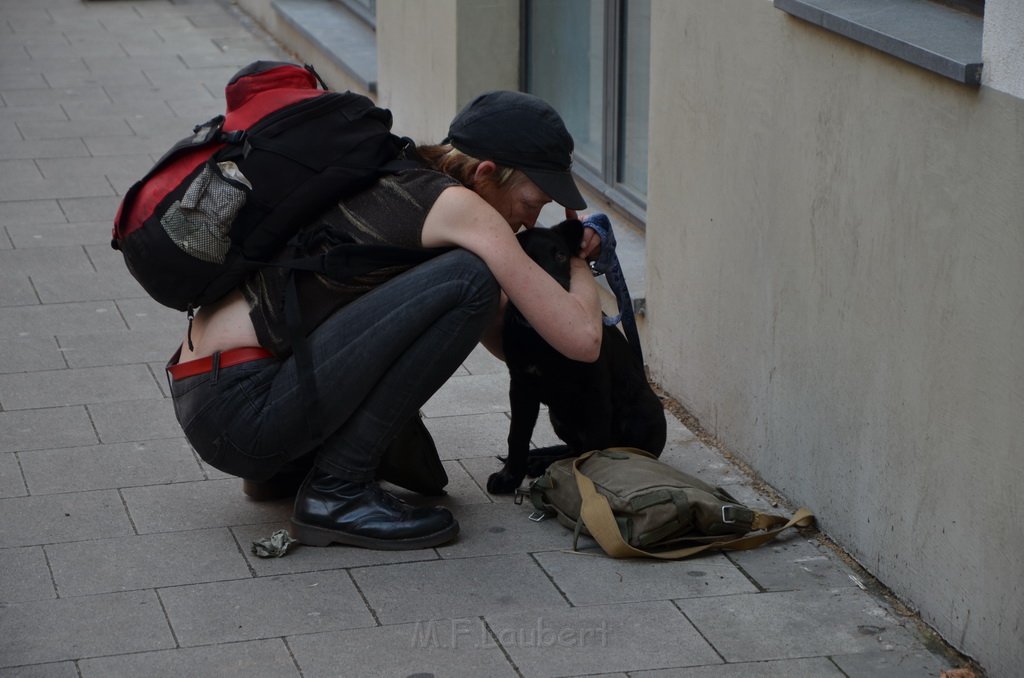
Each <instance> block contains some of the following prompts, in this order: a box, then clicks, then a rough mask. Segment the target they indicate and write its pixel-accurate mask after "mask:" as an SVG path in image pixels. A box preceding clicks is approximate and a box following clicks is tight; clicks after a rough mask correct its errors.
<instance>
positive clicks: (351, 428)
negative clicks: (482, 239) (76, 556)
mask: <svg viewBox="0 0 1024 678" xmlns="http://www.w3.org/2000/svg"><path fill="white" fill-rule="evenodd" d="M498 298H499V288H498V285H497V283H496V282H495V280H494V277H493V276H492V275H491V273H490V271H489V270H488V269H487V267H486V265H485V264H484V263H483V261H482V260H480V259H479V258H478V257H477V256H476V255H474V254H472V253H470V252H468V251H466V250H453V251H451V252H448V253H445V254H442V255H440V256H438V257H436V258H434V259H431V260H429V261H427V262H425V263H423V264H420V265H418V266H416V267H415V268H412V269H410V270H409V271H406V272H404V273H402V274H401V275H399V276H397V277H395V278H393V279H392V280H390V281H388V282H386V283H384V284H382V285H381V286H380V287H378V288H376V289H374V290H373V291H371V292H369V293H367V294H365V295H363V296H362V297H360V298H359V299H357V300H356V301H354V302H352V303H351V304H348V305H347V306H345V307H344V308H342V309H340V310H339V311H337V312H336V313H335V314H334V315H332V316H331V317H329V318H328V319H327V320H326V321H324V322H323V323H322V324H321V325H320V326H319V327H317V328H316V329H315V330H314V331H313V332H312V333H311V334H310V335H309V338H308V344H309V349H310V353H311V354H312V362H313V371H314V374H315V378H316V384H317V391H318V393H319V398H320V409H321V411H322V412H323V416H322V421H321V428H322V430H323V435H322V436H321V437H320V438H319V439H316V438H314V437H313V436H312V435H311V433H310V430H309V427H308V418H307V412H306V408H305V402H306V401H305V400H304V399H303V398H302V397H301V394H300V391H299V389H300V385H299V376H298V371H297V369H296V365H295V359H294V357H293V356H291V357H288V358H287V359H285V360H275V359H263V360H255V361H252V362H247V363H242V364H239V365H233V366H231V367H226V368H222V369H216V368H215V369H214V370H213V371H212V372H210V373H207V374H200V375H196V376H192V377H187V378H185V379H181V380H179V381H172V383H171V396H172V398H173V400H174V411H175V414H176V416H177V418H178V421H179V423H180V424H181V426H182V428H183V430H184V431H185V435H186V437H187V438H188V440H189V442H190V443H192V446H193V447H194V448H195V449H196V451H197V452H198V453H199V455H200V456H201V457H202V458H203V460H204V461H206V462H207V463H208V464H210V465H211V466H213V467H215V468H217V469H220V470H222V471H224V472H226V473H230V474H232V475H236V476H240V477H243V478H249V479H252V480H265V479H267V478H269V477H270V476H272V475H273V474H274V473H276V472H278V471H280V470H282V469H284V468H286V467H287V466H288V465H289V464H290V463H292V462H295V461H296V460H299V459H301V458H304V457H308V456H313V457H314V463H315V464H316V466H317V467H319V468H320V469H322V470H324V471H326V472H327V473H329V474H331V475H334V476H338V477H341V478H345V479H347V480H351V481H356V482H363V481H369V480H373V478H374V475H375V472H376V469H377V466H378V464H379V463H380V459H381V456H382V455H383V454H384V451H385V450H386V449H387V446H388V444H389V443H390V442H391V440H392V439H393V438H394V437H395V436H396V435H397V434H398V432H399V431H400V430H401V428H402V427H403V426H404V425H405V424H406V423H407V422H408V421H410V420H411V418H412V417H414V416H418V411H419V408H420V407H421V406H422V405H423V403H425V402H426V401H427V399H428V398H430V396H432V395H433V394H434V392H435V391H437V389H439V388H440V387H441V385H443V384H444V383H445V381H447V380H448V378H449V377H450V376H451V375H452V374H453V373H454V372H455V370H456V369H458V367H459V365H461V364H462V362H463V360H465V358H466V356H467V355H469V353H470V351H472V350H473V347H474V346H475V345H476V344H477V342H478V341H479V340H480V337H481V336H482V334H483V332H484V330H485V329H486V328H487V326H488V325H489V324H490V323H491V322H492V321H493V320H494V318H495V315H496V311H497V308H498Z"/></svg>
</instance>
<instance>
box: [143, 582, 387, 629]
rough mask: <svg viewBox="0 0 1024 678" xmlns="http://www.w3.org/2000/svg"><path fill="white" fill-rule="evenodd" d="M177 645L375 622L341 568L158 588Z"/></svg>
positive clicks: (340, 627)
mask: <svg viewBox="0 0 1024 678" xmlns="http://www.w3.org/2000/svg"><path fill="white" fill-rule="evenodd" d="M160 599H161V600H162V601H163V603H164V608H165V609H166V610H167V617H168V619H170V621H171V627H172V628H173V629H174V634H175V637H177V639H178V642H179V643H180V644H181V645H182V646H189V645H209V644H211V643H230V642H235V641H240V640H257V639H261V638H274V637H277V636H287V635H295V634H303V633H318V632H322V631H337V630H341V629H351V628H359V627H366V626H374V624H375V622H374V619H373V615H371V614H370V612H369V610H367V609H366V605H365V604H364V603H363V600H362V598H361V597H360V595H359V591H357V590H356V587H355V586H354V585H353V584H352V580H351V579H350V578H349V575H348V573H347V572H345V571H344V570H331V571H324V572H309V573H305V574H293V575H281V576H277V577H260V578H258V579H242V580H236V581H224V582H216V583H212V584H197V585H193V586H178V587H174V588H168V589H161V590H160Z"/></svg>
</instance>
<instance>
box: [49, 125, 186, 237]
mask: <svg viewBox="0 0 1024 678" xmlns="http://www.w3.org/2000/svg"><path fill="white" fill-rule="evenodd" d="M91 122H94V121H92V120H88V121H82V122H81V124H85V123H91ZM69 124H70V123H69ZM122 124H124V123H122ZM124 128H125V129H126V130H127V132H126V133H127V134H132V133H133V132H132V130H131V128H129V127H128V125H127V124H125V125H124ZM183 136H184V135H183ZM36 165H38V167H39V171H41V172H42V173H43V176H44V177H46V178H47V179H64V178H66V177H69V176H73V175H78V174H96V175H103V176H105V177H106V178H107V181H109V182H110V184H111V185H112V186H113V187H114V190H116V191H117V192H118V193H119V194H123V193H125V192H126V191H127V190H128V189H129V188H131V186H132V184H134V183H135V182H136V181H138V180H139V179H141V178H142V177H143V176H144V175H145V174H146V172H148V171H149V169H150V167H152V165H153V161H152V160H151V159H150V156H149V154H148V153H143V154H137V155H118V156H106V157H102V158H61V159H59V160H56V159H45V160H37V161H36ZM112 222H113V219H111V221H110V222H108V223H112ZM109 230H110V227H109V225H108V227H107V231H108V233H109ZM107 242H108V243H109V238H108V240H107Z"/></svg>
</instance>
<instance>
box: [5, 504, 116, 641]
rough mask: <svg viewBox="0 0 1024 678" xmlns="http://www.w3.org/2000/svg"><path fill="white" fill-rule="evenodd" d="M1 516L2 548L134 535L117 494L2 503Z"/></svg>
mask: <svg viewBox="0 0 1024 678" xmlns="http://www.w3.org/2000/svg"><path fill="white" fill-rule="evenodd" d="M0 515H3V516H6V518H5V519H4V520H3V521H2V522H0V544H3V545H4V546H32V545H35V544H53V543H56V542H64V541H82V540H85V539H102V538H103V537H120V536H124V535H128V534H132V533H133V530H132V526H131V523H129V522H128V515H127V514H126V513H125V510H124V505H123V504H122V503H121V497H120V496H118V494H117V492H116V491H114V490H102V491H99V492H75V493H72V494H54V495H46V496H41V497H17V498H14V499H0ZM2 616H3V615H0V617H2ZM2 656H3V653H2V652H0V657H2Z"/></svg>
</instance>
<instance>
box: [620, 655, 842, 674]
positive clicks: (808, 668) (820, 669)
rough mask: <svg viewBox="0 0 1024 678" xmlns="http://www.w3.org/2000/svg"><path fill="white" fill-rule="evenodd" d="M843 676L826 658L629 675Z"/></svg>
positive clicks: (745, 663) (724, 665)
mask: <svg viewBox="0 0 1024 678" xmlns="http://www.w3.org/2000/svg"><path fill="white" fill-rule="evenodd" d="M842 675H843V672H842V671H840V670H839V669H837V668H836V667H835V664H833V663H832V662H830V661H829V660H828V659H826V658H825V657H812V658H809V659H782V660H779V661H770V662H744V663H742V664H721V665H718V666H694V667H691V668H686V669H661V670H657V671H636V672H633V671H630V672H629V678H778V677H779V676H785V677H786V678H828V677H829V676H835V677H836V678H840V677H841V676H842Z"/></svg>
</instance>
